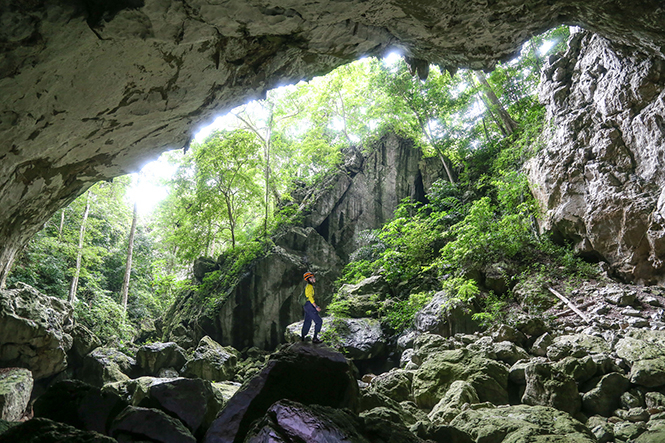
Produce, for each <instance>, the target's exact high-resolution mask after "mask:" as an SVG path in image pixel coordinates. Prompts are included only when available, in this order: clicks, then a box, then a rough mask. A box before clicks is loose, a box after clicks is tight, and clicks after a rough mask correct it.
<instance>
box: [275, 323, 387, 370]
mask: <svg viewBox="0 0 665 443" xmlns="http://www.w3.org/2000/svg"><path fill="white" fill-rule="evenodd" d="M302 325H303V322H302V321H299V322H297V323H293V324H291V325H289V326H288V328H287V330H286V339H287V341H288V342H290V343H296V342H299V341H300V334H301V331H302ZM312 327H314V326H313V325H312ZM310 331H311V329H310ZM310 334H311V332H310ZM319 335H320V336H323V337H324V338H325V340H326V342H329V343H333V344H334V346H335V348H337V349H338V350H339V351H341V352H343V353H344V354H345V355H346V356H347V357H349V358H351V359H353V360H369V359H372V358H376V357H380V356H383V355H385V352H386V350H387V347H386V342H387V339H386V336H385V335H384V334H383V330H382V329H381V323H380V322H379V320H377V319H373V318H338V317H325V318H324V319H323V326H322V327H321V333H320V334H319Z"/></svg>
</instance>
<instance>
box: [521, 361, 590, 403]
mask: <svg viewBox="0 0 665 443" xmlns="http://www.w3.org/2000/svg"><path fill="white" fill-rule="evenodd" d="M524 376H525V379H526V388H525V390H524V394H523V395H522V403H524V404H527V405H532V406H536V405H539V406H551V407H553V408H556V409H559V410H560V411H565V412H568V413H569V414H570V415H575V414H576V413H577V412H579V410H580V407H581V402H580V396H579V393H578V391H577V384H576V383H575V380H574V379H573V378H572V377H570V376H568V375H566V374H564V373H563V372H561V371H559V370H558V369H557V368H556V367H554V366H552V365H551V364H547V363H543V362H533V363H530V364H528V365H527V366H526V368H525V370H524Z"/></svg>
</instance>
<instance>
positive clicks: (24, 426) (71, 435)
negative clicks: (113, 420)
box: [0, 418, 117, 443]
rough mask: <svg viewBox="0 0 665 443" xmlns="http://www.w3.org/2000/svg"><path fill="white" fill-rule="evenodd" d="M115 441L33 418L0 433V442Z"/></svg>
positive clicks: (68, 442)
mask: <svg viewBox="0 0 665 443" xmlns="http://www.w3.org/2000/svg"><path fill="white" fill-rule="evenodd" d="M16 442H21V443H117V441H116V440H114V439H113V438H111V437H107V436H105V435H102V434H99V433H97V432H93V431H81V430H79V429H76V428H74V427H72V426H69V425H66V424H63V423H58V422H55V421H51V420H49V419H47V418H33V419H32V420H28V421H26V422H23V423H21V424H19V425H17V426H13V427H12V428H10V429H9V430H8V431H6V432H4V433H2V434H0V443H16Z"/></svg>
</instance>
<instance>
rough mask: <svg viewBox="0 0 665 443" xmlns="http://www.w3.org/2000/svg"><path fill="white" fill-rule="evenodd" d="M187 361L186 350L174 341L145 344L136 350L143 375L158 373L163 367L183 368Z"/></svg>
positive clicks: (137, 360)
mask: <svg viewBox="0 0 665 443" xmlns="http://www.w3.org/2000/svg"><path fill="white" fill-rule="evenodd" d="M186 361H187V356H186V355H185V350H184V349H182V348H181V347H180V346H178V345H177V344H176V343H174V342H167V343H151V344H149V345H143V346H141V347H140V348H139V350H138V351H137V352H136V364H137V366H138V367H139V368H140V370H141V372H142V373H143V375H158V374H159V371H160V370H161V369H165V368H173V369H175V370H176V371H179V370H180V369H182V367H183V365H184V364H185V362H186Z"/></svg>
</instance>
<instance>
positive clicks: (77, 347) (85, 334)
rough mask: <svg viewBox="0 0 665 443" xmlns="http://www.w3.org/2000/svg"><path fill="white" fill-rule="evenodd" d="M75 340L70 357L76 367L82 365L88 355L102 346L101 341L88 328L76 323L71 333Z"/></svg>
mask: <svg viewBox="0 0 665 443" xmlns="http://www.w3.org/2000/svg"><path fill="white" fill-rule="evenodd" d="M70 335H71V336H72V339H73V344H72V348H71V350H70V353H69V355H70V356H71V357H72V360H73V361H72V363H73V364H74V365H75V366H78V365H80V364H81V363H82V362H83V359H84V358H85V356H86V355H88V354H89V353H90V352H92V351H93V350H94V349H96V348H98V347H100V346H101V345H102V342H101V340H99V338H98V337H97V336H96V335H95V334H94V333H93V332H92V331H91V330H90V329H88V328H86V327H85V326H83V325H82V324H79V323H76V324H75V325H74V327H73V328H72V331H71V333H70Z"/></svg>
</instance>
